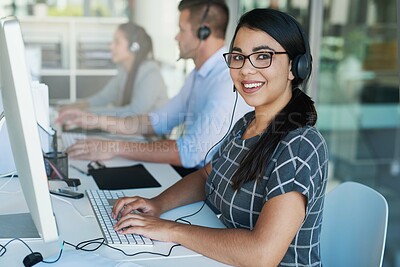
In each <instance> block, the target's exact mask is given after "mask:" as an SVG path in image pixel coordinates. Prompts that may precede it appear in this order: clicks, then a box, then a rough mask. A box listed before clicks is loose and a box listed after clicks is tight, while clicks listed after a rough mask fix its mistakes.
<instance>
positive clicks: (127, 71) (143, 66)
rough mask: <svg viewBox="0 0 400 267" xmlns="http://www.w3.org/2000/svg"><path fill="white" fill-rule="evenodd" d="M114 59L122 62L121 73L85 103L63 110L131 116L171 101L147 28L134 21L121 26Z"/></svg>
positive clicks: (113, 51) (114, 43)
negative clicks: (88, 109) (87, 110)
mask: <svg viewBox="0 0 400 267" xmlns="http://www.w3.org/2000/svg"><path fill="white" fill-rule="evenodd" d="M110 49H111V55H112V61H113V62H114V63H115V64H117V65H118V74H117V76H115V77H113V78H111V80H110V81H109V82H108V83H107V84H106V85H105V86H104V88H103V89H102V90H100V91H99V92H98V93H96V94H94V95H93V96H91V97H89V98H87V99H85V100H83V103H82V102H81V103H79V102H78V103H77V105H75V104H72V105H70V106H65V107H63V108H62V109H61V110H65V109H69V108H75V107H82V108H85V107H89V108H90V109H91V110H92V111H93V112H95V113H98V114H107V115H112V116H128V115H134V114H143V113H148V112H150V111H152V110H155V109H157V108H159V107H161V106H162V105H164V104H165V103H166V102H167V101H168V96H167V88H166V85H165V83H164V80H163V78H162V76H161V72H160V69H159V66H158V64H157V62H155V61H154V59H153V45H152V41H151V38H150V36H149V35H148V34H147V33H146V31H145V30H144V29H143V28H142V27H140V26H139V25H136V24H134V23H131V22H128V23H125V24H121V25H119V26H118V28H117V30H116V31H115V33H114V38H113V41H112V43H111V46H110Z"/></svg>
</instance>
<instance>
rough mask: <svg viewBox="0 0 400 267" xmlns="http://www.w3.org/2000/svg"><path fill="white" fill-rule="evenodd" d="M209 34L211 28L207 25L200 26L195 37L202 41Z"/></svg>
mask: <svg viewBox="0 0 400 267" xmlns="http://www.w3.org/2000/svg"><path fill="white" fill-rule="evenodd" d="M210 34H211V29H210V28H209V27H208V26H205V25H203V26H201V27H200V28H199V29H198V30H197V37H198V38H199V39H200V40H201V41H204V40H206V39H207V38H208V36H210Z"/></svg>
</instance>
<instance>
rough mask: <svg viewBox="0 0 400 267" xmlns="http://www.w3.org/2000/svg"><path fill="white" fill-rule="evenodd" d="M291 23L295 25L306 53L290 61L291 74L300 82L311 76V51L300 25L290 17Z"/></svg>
mask: <svg viewBox="0 0 400 267" xmlns="http://www.w3.org/2000/svg"><path fill="white" fill-rule="evenodd" d="M291 18H292V20H293V22H294V23H295V24H296V26H297V28H298V30H299V32H300V35H301V38H302V39H303V43H304V47H305V49H306V52H305V53H304V54H302V55H297V56H296V57H295V58H294V59H293V61H292V72H293V75H294V76H295V77H296V78H299V79H301V80H303V81H304V80H306V79H307V78H308V77H309V76H310V74H311V51H310V45H309V42H308V39H307V38H306V34H305V33H304V31H303V30H302V28H301V26H300V24H299V23H298V22H297V20H296V19H294V18H293V17H291Z"/></svg>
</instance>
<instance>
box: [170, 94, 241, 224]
mask: <svg viewBox="0 0 400 267" xmlns="http://www.w3.org/2000/svg"><path fill="white" fill-rule="evenodd" d="M235 93H236V96H235V102H234V104H233V109H232V115H231V120H230V122H229V127H228V130H227V131H226V133H225V134H224V136H223V137H222V138H221V139H220V140H219V141H218V142H217V143H215V144H214V145H213V146H212V147H211V148H210V149H209V150H208V151H207V153H206V155H205V156H204V160H203V165H204V166H205V165H206V160H207V156H208V154H209V153H210V152H211V150H213V148H215V147H216V146H217V145H218V144H219V143H221V142H222V141H223V140H224V139H225V138H226V137H227V136H228V134H229V133H230V130H231V127H232V124H233V117H234V115H235V110H236V104H237V100H238V92H237V90H235ZM204 170H205V172H206V174H207V176H210V174H209V173H208V172H207V169H206V168H204ZM214 191H215V186H214V183H213V182H212V190H211V192H210V193H209V194H208V195H207V196H206V197H205V199H204V200H203V204H202V205H201V207H200V208H199V209H198V210H197V211H195V212H193V213H191V214H189V215H185V216H182V217H179V218H178V219H176V220H175V222H178V221H182V222H184V223H187V224H189V225H192V223H191V222H190V221H188V220H185V219H186V218H189V217H192V216H194V215H196V214H198V213H199V212H200V211H201V210H202V209H203V208H204V206H205V205H206V201H207V199H208V198H209V197H210V195H212V194H213V193H214Z"/></svg>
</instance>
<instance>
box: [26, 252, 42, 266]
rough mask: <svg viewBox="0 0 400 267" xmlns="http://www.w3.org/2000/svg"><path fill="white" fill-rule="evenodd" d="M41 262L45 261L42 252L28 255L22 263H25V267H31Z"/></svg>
mask: <svg viewBox="0 0 400 267" xmlns="http://www.w3.org/2000/svg"><path fill="white" fill-rule="evenodd" d="M41 261H43V256H42V254H40V252H33V253H31V254H29V255H27V256H26V257H25V258H24V260H23V261H22V262H23V263H24V266H25V267H30V266H33V265H35V264H36V263H39V262H41Z"/></svg>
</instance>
